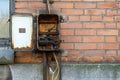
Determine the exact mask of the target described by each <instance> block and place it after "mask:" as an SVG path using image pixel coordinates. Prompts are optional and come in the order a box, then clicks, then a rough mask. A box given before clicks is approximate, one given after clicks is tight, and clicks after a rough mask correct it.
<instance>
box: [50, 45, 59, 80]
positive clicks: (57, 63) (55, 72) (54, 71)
mask: <svg viewBox="0 0 120 80" xmlns="http://www.w3.org/2000/svg"><path fill="white" fill-rule="evenodd" d="M52 48H53V47H52ZM53 56H54V59H55V62H56V68H55V69H54V70H53V69H52V67H49V72H50V73H51V74H52V80H58V77H59V73H60V66H59V62H58V59H57V56H56V54H55V52H53ZM55 74H56V75H55Z"/></svg>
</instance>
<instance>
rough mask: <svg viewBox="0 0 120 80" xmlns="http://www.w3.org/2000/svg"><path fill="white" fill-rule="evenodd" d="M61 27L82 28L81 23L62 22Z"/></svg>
mask: <svg viewBox="0 0 120 80" xmlns="http://www.w3.org/2000/svg"><path fill="white" fill-rule="evenodd" d="M61 28H66V29H75V28H82V24H81V23H62V24H61Z"/></svg>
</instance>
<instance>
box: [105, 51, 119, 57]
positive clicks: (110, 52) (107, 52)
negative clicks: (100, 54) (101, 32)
mask: <svg viewBox="0 0 120 80" xmlns="http://www.w3.org/2000/svg"><path fill="white" fill-rule="evenodd" d="M105 56H108V57H114V56H117V52H116V51H113V50H112V51H111V50H110V51H106V55H105Z"/></svg>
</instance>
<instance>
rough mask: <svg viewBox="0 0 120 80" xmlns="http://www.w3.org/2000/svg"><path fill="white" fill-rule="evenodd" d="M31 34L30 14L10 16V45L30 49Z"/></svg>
mask: <svg viewBox="0 0 120 80" xmlns="http://www.w3.org/2000/svg"><path fill="white" fill-rule="evenodd" d="M32 34H33V17H32V15H30V14H14V15H13V16H12V47H13V48H14V49H29V48H30V49H31V48H32Z"/></svg>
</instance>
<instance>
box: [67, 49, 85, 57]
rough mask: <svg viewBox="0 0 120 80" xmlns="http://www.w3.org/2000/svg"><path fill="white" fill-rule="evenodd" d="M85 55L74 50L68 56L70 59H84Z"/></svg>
mask: <svg viewBox="0 0 120 80" xmlns="http://www.w3.org/2000/svg"><path fill="white" fill-rule="evenodd" d="M83 55H84V54H83V52H82V51H79V50H72V51H70V52H69V54H68V55H67V56H68V57H82V56H83Z"/></svg>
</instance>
